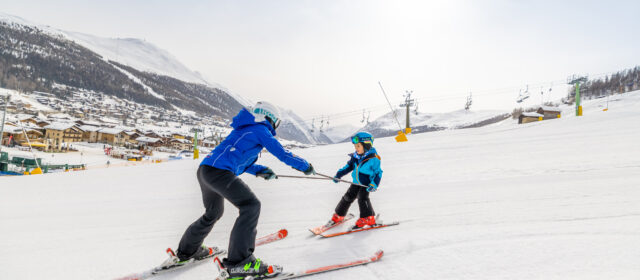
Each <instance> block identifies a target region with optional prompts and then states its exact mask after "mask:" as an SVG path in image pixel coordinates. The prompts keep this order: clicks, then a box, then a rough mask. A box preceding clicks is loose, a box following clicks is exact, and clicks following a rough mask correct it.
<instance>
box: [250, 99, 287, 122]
mask: <svg viewBox="0 0 640 280" xmlns="http://www.w3.org/2000/svg"><path fill="white" fill-rule="evenodd" d="M251 114H253V116H254V118H255V121H256V122H261V121H264V120H267V122H269V123H270V124H271V126H273V129H276V128H278V126H280V110H278V108H277V107H276V106H273V104H271V103H269V102H265V101H258V103H256V105H255V106H253V108H251Z"/></svg>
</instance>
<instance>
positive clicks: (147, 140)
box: [136, 136, 162, 143]
mask: <svg viewBox="0 0 640 280" xmlns="http://www.w3.org/2000/svg"><path fill="white" fill-rule="evenodd" d="M136 141H138V142H144V143H157V142H161V141H162V140H160V139H159V138H153V137H147V136H141V137H138V138H136Z"/></svg>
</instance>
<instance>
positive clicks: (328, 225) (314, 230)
mask: <svg viewBox="0 0 640 280" xmlns="http://www.w3.org/2000/svg"><path fill="white" fill-rule="evenodd" d="M353 217H354V215H353V214H351V213H349V214H347V215H346V216H345V217H344V219H343V220H342V221H340V222H338V223H334V222H333V221H329V222H327V223H326V224H324V225H321V226H319V227H315V228H310V229H309V231H311V233H313V234H315V235H320V234H321V233H323V232H325V231H327V230H330V229H332V228H334V227H337V226H339V225H341V224H343V223H344V222H346V221H348V220H351V219H353Z"/></svg>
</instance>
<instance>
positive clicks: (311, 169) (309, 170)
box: [303, 163, 316, 175]
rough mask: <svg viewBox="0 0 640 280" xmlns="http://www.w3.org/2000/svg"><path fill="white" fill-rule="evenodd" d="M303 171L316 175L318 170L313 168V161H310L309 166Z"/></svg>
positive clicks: (305, 173)
mask: <svg viewBox="0 0 640 280" xmlns="http://www.w3.org/2000/svg"><path fill="white" fill-rule="evenodd" d="M303 172H304V175H316V171H315V170H314V169H313V165H311V163H309V168H307V170H305V171H303Z"/></svg>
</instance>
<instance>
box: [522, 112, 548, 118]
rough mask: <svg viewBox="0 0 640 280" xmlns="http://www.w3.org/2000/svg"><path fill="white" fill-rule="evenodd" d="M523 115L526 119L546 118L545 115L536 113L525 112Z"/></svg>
mask: <svg viewBox="0 0 640 280" xmlns="http://www.w3.org/2000/svg"><path fill="white" fill-rule="evenodd" d="M522 115H523V116H525V117H532V118H538V117H544V116H543V115H541V114H538V113H536V112H524V113H522Z"/></svg>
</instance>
